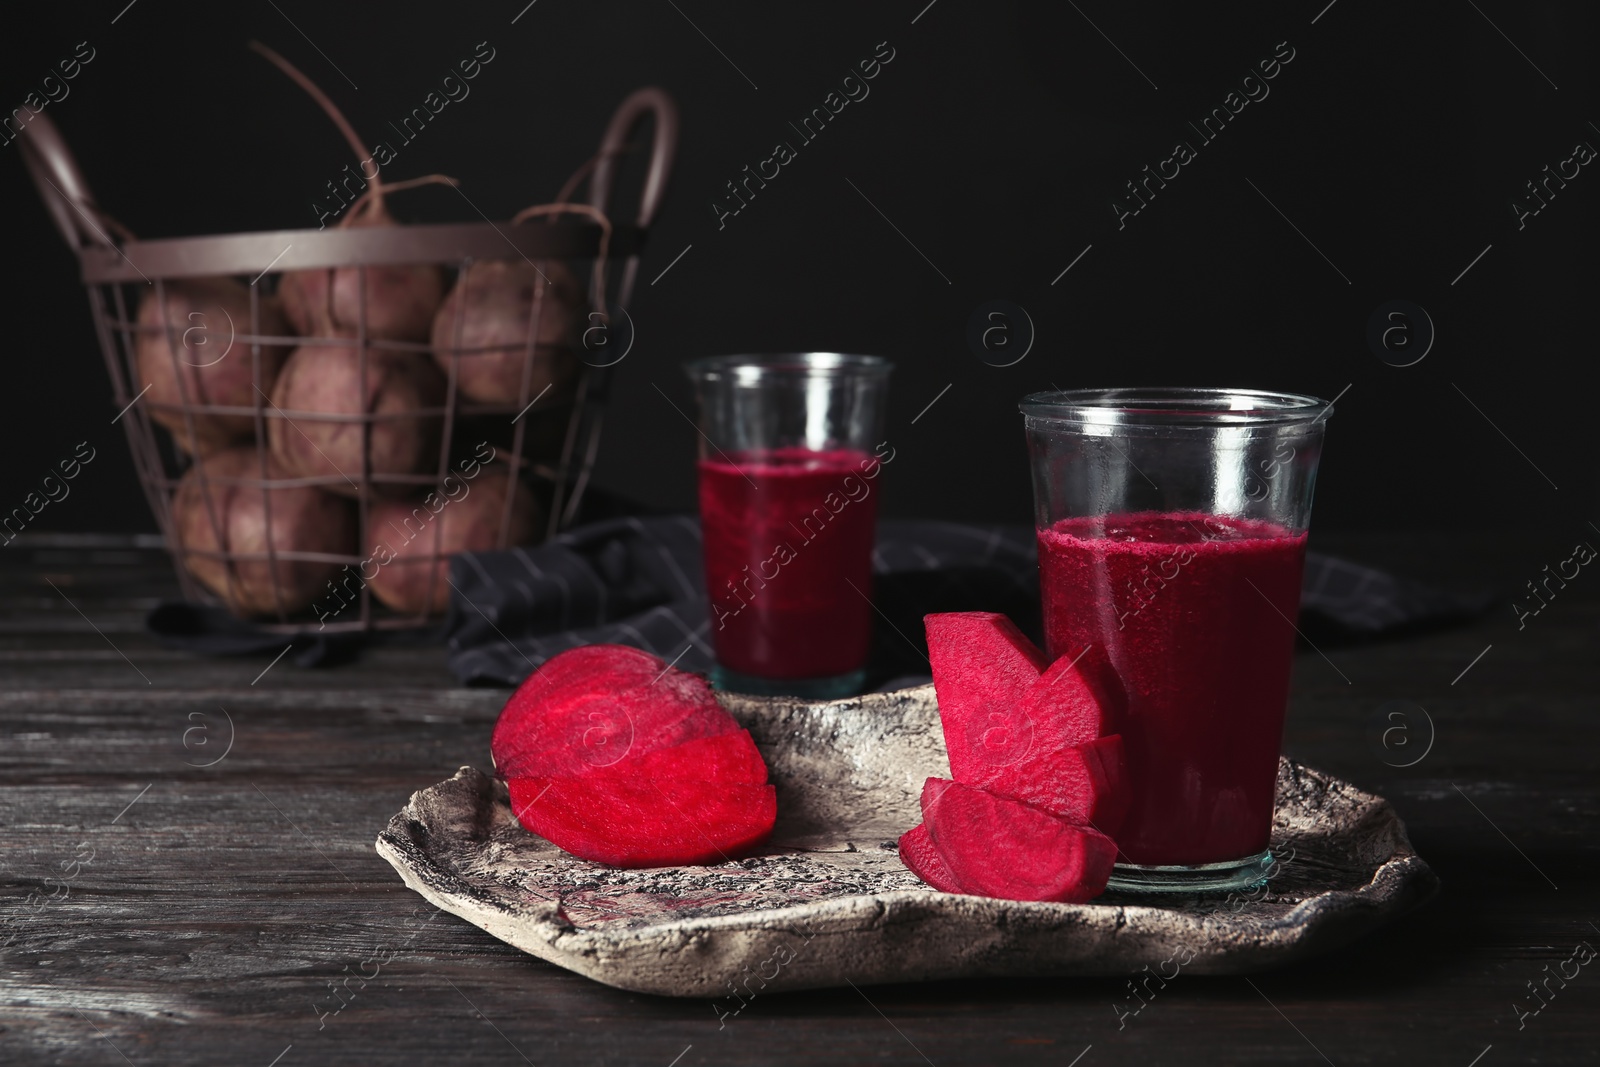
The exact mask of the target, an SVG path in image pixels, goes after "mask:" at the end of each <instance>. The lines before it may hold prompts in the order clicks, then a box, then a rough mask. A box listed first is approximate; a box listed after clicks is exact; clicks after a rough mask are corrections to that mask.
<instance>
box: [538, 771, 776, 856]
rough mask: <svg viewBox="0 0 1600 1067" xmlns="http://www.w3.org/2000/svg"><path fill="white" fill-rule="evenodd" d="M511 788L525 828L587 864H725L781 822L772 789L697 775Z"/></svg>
mask: <svg viewBox="0 0 1600 1067" xmlns="http://www.w3.org/2000/svg"><path fill="white" fill-rule="evenodd" d="M683 769H684V770H685V771H688V772H691V773H693V771H694V768H692V767H689V766H685V767H684V768H683ZM508 785H509V787H510V790H511V810H512V812H513V813H514V814H515V815H516V817H517V820H518V821H519V822H521V823H522V825H523V827H524V828H526V829H527V830H529V831H531V832H533V833H536V834H538V835H539V836H540V837H543V838H545V839H546V840H548V841H549V842H551V843H552V844H555V845H558V846H560V847H561V848H564V849H566V850H567V851H568V852H570V853H572V854H573V855H574V856H577V857H579V858H580V859H586V860H594V861H596V862H598V863H605V864H609V865H611V866H613V867H668V866H678V865H682V864H712V863H724V862H727V861H728V860H730V859H733V858H734V857H736V856H738V855H740V854H741V853H744V852H748V851H749V850H750V849H752V848H754V847H755V846H757V845H759V844H760V843H761V842H762V841H764V840H766V838H767V835H769V834H770V833H771V832H772V825H773V823H774V822H775V821H776V819H777V817H778V799H777V793H776V791H775V790H774V789H773V787H772V786H770V785H748V784H737V785H729V784H724V783H720V782H714V781H709V780H707V779H705V778H703V777H700V776H698V775H696V776H694V777H679V778H656V779H642V778H628V777H623V776H622V775H620V774H616V773H609V774H590V775H587V776H586V777H583V778H513V779H511V781H510V782H509V783H508Z"/></svg>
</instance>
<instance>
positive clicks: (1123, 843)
mask: <svg viewBox="0 0 1600 1067" xmlns="http://www.w3.org/2000/svg"><path fill="white" fill-rule="evenodd" d="M1305 548H1306V537H1305V534H1303V533H1302V534H1293V533H1290V532H1289V531H1287V530H1285V529H1283V528H1282V527H1279V526H1276V525H1273V524H1271V523H1266V522H1259V521H1253V520H1248V519H1233V518H1224V517H1220V516H1216V515H1206V514H1203V513H1200V512H1175V513H1170V514H1158V513H1155V512H1144V513H1139V514H1131V515H1112V516H1104V517H1099V518H1086V519H1064V520H1062V521H1060V522H1058V523H1056V524H1055V525H1054V526H1052V527H1050V528H1049V529H1045V530H1040V531H1039V568H1040V588H1041V590H1042V593H1043V600H1044V605H1043V606H1044V626H1045V638H1046V643H1047V645H1048V648H1049V653H1050V655H1051V656H1052V657H1058V656H1063V655H1077V654H1078V653H1079V652H1081V651H1082V650H1083V649H1084V647H1085V646H1086V645H1089V644H1096V645H1100V646H1101V647H1103V648H1104V649H1105V650H1106V651H1107V652H1108V653H1109V655H1110V657H1111V662H1112V664H1113V666H1115V668H1116V670H1117V673H1118V674H1119V676H1120V677H1121V680H1122V684H1123V686H1124V687H1125V688H1126V689H1127V692H1128V721H1127V722H1126V723H1125V724H1123V727H1122V738H1123V743H1124V744H1125V746H1126V749H1127V756H1128V771H1129V777H1130V782H1131V785H1132V792H1133V805H1132V808H1131V810H1130V811H1129V813H1128V818H1127V822H1126V823H1125V824H1124V826H1123V829H1122V832H1121V833H1120V834H1118V835H1117V845H1118V846H1119V847H1120V849H1121V851H1122V856H1121V857H1120V858H1122V859H1124V860H1125V861H1127V862H1129V863H1136V864H1143V865H1149V866H1163V865H1168V864H1183V865H1198V864H1204V863H1221V862H1226V861H1229V860H1237V859H1243V858H1245V857H1247V856H1252V855H1254V854H1256V853H1258V852H1260V851H1261V850H1262V849H1264V848H1266V847H1267V838H1268V834H1269V832H1270V830H1271V827H1272V809H1273V790H1274V785H1275V783H1276V781H1277V774H1278V750H1279V746H1280V744H1281V742H1282V739H1283V717H1284V710H1285V707H1286V705H1287V702H1288V697H1289V668H1290V661H1291V656H1292V652H1293V647H1294V638H1295V631H1294V627H1293V625H1291V623H1290V620H1291V619H1293V618H1294V617H1295V615H1296V613H1297V612H1298V610H1299V605H1300V580H1301V572H1302V570H1303V569H1304V565H1305Z"/></svg>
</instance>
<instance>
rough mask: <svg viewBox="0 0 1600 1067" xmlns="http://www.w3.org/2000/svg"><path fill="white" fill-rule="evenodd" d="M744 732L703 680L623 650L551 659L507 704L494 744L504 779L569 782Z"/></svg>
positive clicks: (605, 648)
mask: <svg viewBox="0 0 1600 1067" xmlns="http://www.w3.org/2000/svg"><path fill="white" fill-rule="evenodd" d="M737 729H739V724H738V723H736V722H735V721H734V720H733V717H732V716H730V715H729V714H728V713H727V712H725V711H723V710H722V706H721V705H719V704H718V703H717V699H716V697H715V696H713V695H712V692H711V687H710V686H708V685H707V684H706V682H705V680H704V679H703V678H700V677H698V676H697V675H692V674H687V673H685V672H683V671H679V670H675V669H672V668H670V667H668V666H667V664H666V663H665V662H663V661H662V660H661V658H660V657H658V656H652V655H650V653H648V652H643V651H641V650H639V649H637V648H631V647H628V646H626V645H585V646H583V647H581V648H574V649H571V650H569V651H567V652H563V653H561V654H560V655H559V656H554V657H552V658H551V659H550V660H548V661H547V662H546V663H545V664H544V665H543V666H542V667H540V668H539V669H538V670H536V671H534V672H533V673H532V674H531V675H529V676H528V678H527V680H526V681H524V682H523V683H522V685H521V686H520V687H518V689H517V691H516V692H515V693H513V694H512V695H511V699H510V700H508V701H506V706H505V708H504V710H502V711H501V712H500V719H499V721H498V722H496V723H495V728H494V734H493V736H492V737H491V739H490V743H489V748H490V753H491V755H492V757H493V759H494V764H495V769H496V770H497V771H498V772H499V774H500V775H501V777H504V778H528V777H536V776H538V777H557V778H569V777H573V776H578V775H584V774H588V773H591V772H592V771H595V770H598V769H601V768H605V767H615V766H620V765H621V764H623V763H624V762H625V761H628V760H636V759H639V758H641V757H643V756H646V755H649V754H650V753H651V752H654V751H657V750H659V749H663V748H670V747H672V746H673V745H677V744H681V743H683V742H685V741H693V740H695V739H697V738H703V737H714V736H716V735H718V734H726V733H732V732H733V731H735V730H737Z"/></svg>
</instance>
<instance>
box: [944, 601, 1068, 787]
mask: <svg viewBox="0 0 1600 1067" xmlns="http://www.w3.org/2000/svg"><path fill="white" fill-rule="evenodd" d="M923 625H924V627H925V628H926V631H927V636H928V661H929V663H930V664H931V665H932V667H933V687H934V690H935V692H937V693H938V696H939V720H940V722H941V723H942V724H943V726H944V740H945V748H946V749H947V750H948V751H949V753H950V772H951V774H952V775H953V776H954V777H955V779H956V781H958V782H977V781H981V780H983V779H985V778H986V777H988V776H990V775H992V774H993V773H994V772H995V769H996V768H1000V767H1005V766H1007V765H1009V764H1012V763H1016V762H1017V761H1019V760H1021V759H1023V758H1024V757H1025V756H1026V755H1027V754H1028V753H1029V751H1030V750H1031V749H1032V748H1033V746H1034V729H1033V724H1032V722H1031V720H1030V719H1029V718H1028V712H1027V709H1026V701H1027V697H1028V693H1029V691H1030V690H1031V689H1032V688H1033V686H1034V683H1036V682H1037V681H1038V680H1039V675H1040V674H1041V673H1042V672H1043V671H1044V669H1045V668H1046V667H1047V666H1049V662H1050V661H1049V659H1048V658H1047V657H1046V656H1045V654H1044V653H1043V652H1041V651H1040V650H1039V648H1038V646H1037V645H1035V644H1034V643H1033V642H1032V641H1030V640H1028V638H1027V637H1026V636H1025V635H1024V634H1023V633H1022V631H1021V630H1019V629H1017V627H1016V624H1015V623H1013V622H1012V621H1011V620H1010V619H1008V618H1006V617H1005V616H1004V615H1001V614H999V613H997V612H992V611H957V612H945V613H942V614H936V615H928V616H925V617H924V618H923Z"/></svg>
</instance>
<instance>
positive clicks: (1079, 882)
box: [923, 780, 1117, 903]
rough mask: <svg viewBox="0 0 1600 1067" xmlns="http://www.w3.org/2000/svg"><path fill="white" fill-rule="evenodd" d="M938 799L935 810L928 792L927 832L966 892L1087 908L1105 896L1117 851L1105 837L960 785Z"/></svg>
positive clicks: (946, 789) (1017, 802) (925, 795)
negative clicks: (1100, 896) (1087, 905)
mask: <svg viewBox="0 0 1600 1067" xmlns="http://www.w3.org/2000/svg"><path fill="white" fill-rule="evenodd" d="M931 781H934V780H930V782H931ZM935 795H936V802H934V803H931V804H930V803H929V796H930V792H929V790H928V789H926V788H925V789H924V791H923V816H924V825H925V826H926V827H927V828H928V836H929V838H930V839H931V840H932V841H933V845H934V848H935V849H936V850H937V852H938V855H939V858H940V859H942V860H943V861H944V865H945V869H946V870H947V871H948V872H949V876H950V878H951V879H952V880H953V882H954V883H955V884H957V885H959V886H961V887H962V889H963V890H964V891H965V892H967V893H971V894H974V895H978V896H988V897H999V898H1001V899H1004V900H1040V901H1055V902H1061V903H1081V902H1083V901H1086V900H1092V899H1093V898H1095V897H1097V896H1099V895H1100V894H1101V893H1102V892H1103V891H1104V890H1105V887H1106V880H1107V879H1108V878H1110V876H1111V867H1112V864H1113V863H1114V862H1115V861H1116V858H1117V846H1116V845H1115V844H1113V843H1112V841H1111V839H1110V838H1109V837H1107V836H1105V835H1104V834H1102V833H1100V832H1098V831H1096V830H1092V829H1089V828H1087V827H1081V826H1073V825H1072V824H1070V823H1068V822H1067V821H1066V820H1065V819H1063V818H1061V817H1060V816H1057V815H1052V814H1050V813H1049V812H1047V811H1044V810H1042V809H1040V808H1036V807H1034V806H1032V805H1031V804H1024V803H1023V802H1022V801H1020V800H1012V799H1010V798H1008V797H1000V796H996V795H995V794H993V793H990V792H988V791H987V790H984V789H978V788H975V787H973V786H968V785H963V784H962V783H960V782H951V783H949V784H948V785H945V786H943V787H942V788H941V789H939V790H938V791H936V794H935ZM930 884H932V883H930Z"/></svg>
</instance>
